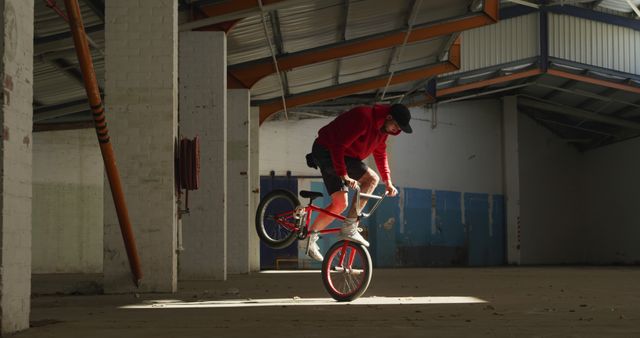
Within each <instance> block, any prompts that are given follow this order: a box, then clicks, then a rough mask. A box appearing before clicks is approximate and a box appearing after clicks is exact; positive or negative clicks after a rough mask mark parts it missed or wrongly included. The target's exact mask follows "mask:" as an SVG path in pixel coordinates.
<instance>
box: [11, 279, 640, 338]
mask: <svg viewBox="0 0 640 338" xmlns="http://www.w3.org/2000/svg"><path fill="white" fill-rule="evenodd" d="M69 282H70V280H67V281H65V280H60V279H59V278H58V279H57V280H55V281H53V280H51V281H49V282H47V279H46V277H39V278H35V279H34V287H33V288H34V292H36V293H37V292H40V293H42V292H47V290H46V288H47V286H48V287H49V289H51V288H53V287H55V286H56V285H55V284H56V283H58V284H60V283H69ZM78 285H79V284H78ZM57 286H58V287H59V286H60V285H57ZM180 286H181V287H180V292H179V293H177V294H146V295H145V294H143V295H139V296H138V297H136V296H135V295H97V296H96V295H75V296H61V295H57V296H47V295H36V296H34V297H33V301H32V308H31V324H32V328H31V329H29V330H27V331H23V332H21V333H19V334H17V335H16V336H15V337H20V338H27V337H116V338H123V337H154V338H159V337H209V336H211V337H213V336H216V337H276V336H277V337H332V336H340V337H344V336H358V337H359V336H366V337H468V336H473V337H484V336H487V337H533V336H536V337H541V336H544V337H640V267H551V268H549V267H544V268H538V267H529V268H522V267H518V268H511V267H505V268H439V269H436V268H433V269H400V270H382V269H377V270H375V271H374V275H373V281H372V283H371V286H370V288H369V290H368V291H367V293H366V294H365V295H364V297H363V298H361V300H362V302H363V303H367V304H361V305H358V304H355V303H352V304H344V303H340V304H335V303H334V302H333V301H332V300H331V299H330V298H328V295H327V294H326V293H325V291H324V288H323V286H322V281H321V278H320V275H319V273H318V272H316V273H294V274H264V273H260V274H252V275H249V276H230V278H229V280H227V281H225V282H212V281H206V282H205V281H197V282H194V281H190V282H181V283H180ZM83 288H84V289H83ZM95 288H96V285H95V284H94V283H84V284H82V285H81V289H83V290H85V291H86V292H92V291H91V290H93V289H95ZM49 291H50V290H49ZM80 292H84V291H82V290H81V291H80ZM450 296H468V297H475V298H477V299H480V300H484V301H486V303H452V304H435V303H438V302H440V301H441V300H449V299H451V298H440V297H450ZM419 297H430V298H419ZM318 298H323V299H318ZM222 300H237V301H236V302H230V303H229V302H227V303H224V302H221V301H222ZM403 301H404V302H408V301H419V302H423V303H422V304H404V305H403V304H400V303H401V302H403ZM429 302H430V303H429ZM434 302H435V303H434ZM260 303H268V304H266V305H267V306H256V305H265V304H260ZM387 303H391V304H387ZM151 304H154V305H151ZM162 304H164V305H162ZM323 304H326V305H323ZM131 305H134V306H135V305H139V306H142V307H144V308H135V309H131V308H122V307H123V306H131ZM178 305H181V306H182V307H177V306H178Z"/></svg>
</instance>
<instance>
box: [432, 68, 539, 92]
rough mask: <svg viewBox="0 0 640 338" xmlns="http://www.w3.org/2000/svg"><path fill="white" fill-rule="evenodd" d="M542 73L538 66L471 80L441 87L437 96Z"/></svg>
mask: <svg viewBox="0 0 640 338" xmlns="http://www.w3.org/2000/svg"><path fill="white" fill-rule="evenodd" d="M540 74H542V71H541V70H540V69H537V68H536V69H530V70H526V71H522V72H518V73H513V74H509V75H503V76H499V77H496V78H492V79H488V80H483V81H476V82H471V83H467V84H463V85H460V86H456V87H450V88H445V89H440V90H438V91H436V96H437V97H442V96H447V95H451V94H456V93H460V92H464V91H467V90H471V89H478V88H483V87H486V86H491V85H496V84H501V83H505V82H510V81H513V80H518V79H524V78H528V77H532V76H537V75H540Z"/></svg>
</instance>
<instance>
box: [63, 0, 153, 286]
mask: <svg viewBox="0 0 640 338" xmlns="http://www.w3.org/2000/svg"><path fill="white" fill-rule="evenodd" d="M65 5H66V7H67V15H68V17H69V26H70V27H71V32H72V33H73V41H74V43H75V47H76V53H77V55H78V61H79V62H80V69H81V70H82V78H83V80H84V85H85V89H86V91H87V96H88V97H89V104H90V105H91V111H92V112H93V121H94V122H95V127H96V133H97V135H98V142H99V143H100V152H101V153H102V158H103V160H104V166H105V171H106V173H107V178H108V180H109V185H110V187H111V193H112V195H113V202H114V204H115V208H116V213H117V215H118V221H119V222H120V230H121V232H122V238H123V240H124V244H125V248H126V251H127V256H128V258H129V265H130V267H131V273H132V275H133V282H134V283H135V285H136V286H139V285H140V281H141V280H142V268H141V266H140V257H139V256H138V250H137V248H136V241H135V237H134V235H133V229H132V227H131V222H130V220H129V211H128V209H127V204H126V202H125V198H124V192H123V190H122V183H121V182H120V174H119V172H118V167H117V166H116V159H115V153H114V151H113V146H112V145H111V142H110V139H109V130H108V129H107V119H106V116H105V114H104V106H103V104H102V98H101V97H100V90H99V89H98V81H97V80H96V73H95V70H94V69H93V60H92V59H91V53H90V52H89V45H88V43H87V37H86V33H85V31H84V25H83V23H82V16H81V14H80V7H79V5H78V0H65Z"/></svg>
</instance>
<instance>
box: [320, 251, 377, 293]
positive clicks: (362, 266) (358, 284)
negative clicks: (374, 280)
mask: <svg viewBox="0 0 640 338" xmlns="http://www.w3.org/2000/svg"><path fill="white" fill-rule="evenodd" d="M372 275H373V264H372V263H371V255H369V251H368V250H367V248H365V247H364V246H363V245H361V244H358V243H355V242H351V241H339V242H337V243H336V244H334V245H333V246H332V247H331V248H330V249H329V251H327V254H326V255H325V259H324V261H323V262H322V282H323V283H324V287H325V288H326V289H327V291H328V292H329V294H330V295H331V297H333V299H335V300H337V301H339V302H350V301H352V300H354V299H357V298H358V297H360V296H362V295H363V294H364V292H365V291H367V288H368V287H369V283H371V276H372Z"/></svg>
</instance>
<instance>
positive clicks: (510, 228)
mask: <svg viewBox="0 0 640 338" xmlns="http://www.w3.org/2000/svg"><path fill="white" fill-rule="evenodd" d="M519 115H520V114H518V100H517V98H516V97H515V96H507V97H503V98H502V154H503V161H502V163H503V172H504V194H505V197H506V199H505V204H506V205H505V223H506V228H507V263H509V264H520V260H521V256H520V255H521V251H520V249H521V248H520V231H521V229H520V226H521V223H520V165H519V163H520V160H519V159H520V155H519V154H518V146H519V145H518V130H519V129H518V126H519V123H518V117H519Z"/></svg>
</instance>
